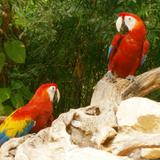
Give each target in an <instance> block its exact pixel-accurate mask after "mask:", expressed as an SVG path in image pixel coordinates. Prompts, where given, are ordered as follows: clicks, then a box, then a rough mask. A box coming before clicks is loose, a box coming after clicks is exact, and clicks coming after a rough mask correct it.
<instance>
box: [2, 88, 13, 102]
mask: <svg viewBox="0 0 160 160" xmlns="http://www.w3.org/2000/svg"><path fill="white" fill-rule="evenodd" d="M10 95H11V90H10V89H9V88H0V103H3V102H4V101H6V100H8V99H9V98H10Z"/></svg>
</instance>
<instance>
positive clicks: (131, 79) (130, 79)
mask: <svg viewBox="0 0 160 160" xmlns="http://www.w3.org/2000/svg"><path fill="white" fill-rule="evenodd" d="M126 79H127V80H129V81H131V82H134V81H135V76H133V75H128V76H127V77H126Z"/></svg>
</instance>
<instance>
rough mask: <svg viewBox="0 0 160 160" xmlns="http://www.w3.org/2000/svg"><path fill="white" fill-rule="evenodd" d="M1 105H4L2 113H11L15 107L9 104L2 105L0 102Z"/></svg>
mask: <svg viewBox="0 0 160 160" xmlns="http://www.w3.org/2000/svg"><path fill="white" fill-rule="evenodd" d="M0 107H2V109H3V110H2V111H3V112H2V113H0V115H3V116H4V115H9V114H10V113H11V112H13V108H12V106H9V105H2V104H0Z"/></svg>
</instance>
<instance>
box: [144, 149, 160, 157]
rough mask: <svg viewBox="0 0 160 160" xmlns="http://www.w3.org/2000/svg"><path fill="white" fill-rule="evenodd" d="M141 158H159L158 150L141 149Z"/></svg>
mask: <svg viewBox="0 0 160 160" xmlns="http://www.w3.org/2000/svg"><path fill="white" fill-rule="evenodd" d="M141 157H143V158H147V159H158V158H160V148H143V149H141Z"/></svg>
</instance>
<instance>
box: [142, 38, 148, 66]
mask: <svg viewBox="0 0 160 160" xmlns="http://www.w3.org/2000/svg"><path fill="white" fill-rule="evenodd" d="M148 50H149V42H148V40H147V39H146V40H145V41H144V43H143V50H142V57H141V66H142V65H143V64H144V62H145V60H146V58H147V53H148Z"/></svg>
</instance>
